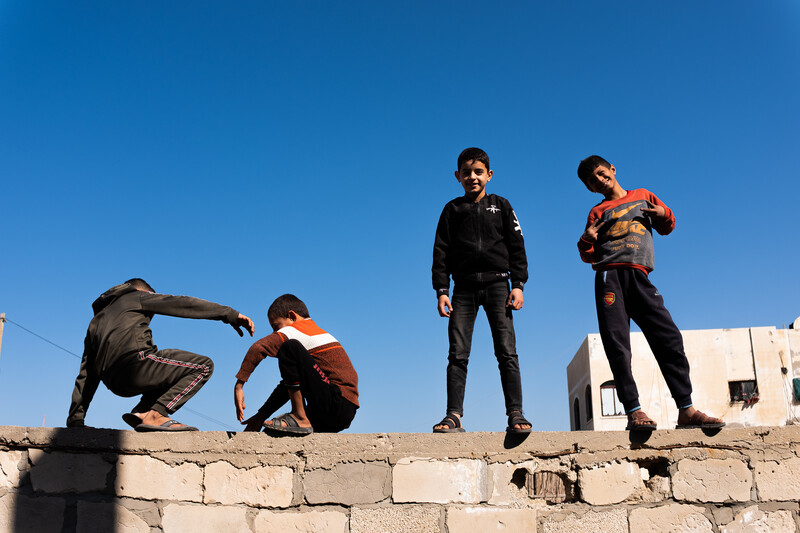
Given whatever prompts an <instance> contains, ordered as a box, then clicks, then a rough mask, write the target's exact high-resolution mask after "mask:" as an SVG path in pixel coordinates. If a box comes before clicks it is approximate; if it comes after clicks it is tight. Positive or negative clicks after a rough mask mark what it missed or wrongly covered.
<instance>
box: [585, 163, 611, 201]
mask: <svg viewBox="0 0 800 533" xmlns="http://www.w3.org/2000/svg"><path fill="white" fill-rule="evenodd" d="M616 184H617V169H616V168H614V165H611V168H607V167H604V166H603V165H598V166H597V167H596V168H595V169H594V171H593V172H592V175H591V176H590V177H589V178H588V179H587V180H586V183H585V185H586V188H587V189H589V190H590V191H592V192H596V193H600V194H603V195H607V194H609V193H610V192H611V191H613V190H614V187H615V186H616Z"/></svg>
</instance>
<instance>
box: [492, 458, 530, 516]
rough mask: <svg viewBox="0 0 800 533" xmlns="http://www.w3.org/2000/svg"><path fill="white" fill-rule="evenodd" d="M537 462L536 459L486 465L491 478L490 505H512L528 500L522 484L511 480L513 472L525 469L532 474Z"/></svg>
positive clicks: (526, 491)
mask: <svg viewBox="0 0 800 533" xmlns="http://www.w3.org/2000/svg"><path fill="white" fill-rule="evenodd" d="M537 466H538V463H537V462H536V461H525V462H524V463H511V462H507V463H492V464H490V465H488V470H489V479H491V485H492V488H491V494H490V495H489V502H488V503H489V504H491V505H512V504H519V503H527V502H528V501H530V498H529V497H528V490H527V489H526V488H525V486H524V485H522V486H518V485H516V484H514V483H512V482H511V478H512V477H513V476H514V472H516V471H517V470H520V469H521V470H525V471H526V472H528V473H530V474H533V472H534V471H535V470H536V467H537Z"/></svg>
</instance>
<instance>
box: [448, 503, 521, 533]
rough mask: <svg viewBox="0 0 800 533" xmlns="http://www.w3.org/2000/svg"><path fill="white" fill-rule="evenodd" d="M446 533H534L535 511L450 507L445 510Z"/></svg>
mask: <svg viewBox="0 0 800 533" xmlns="http://www.w3.org/2000/svg"><path fill="white" fill-rule="evenodd" d="M447 531H448V533H490V532H492V531H504V532H509V531H513V532H514V533H528V532H530V533H536V510H535V509H510V508H507V507H506V508H502V507H500V508H498V507H461V508H459V507H451V508H449V509H448V510H447Z"/></svg>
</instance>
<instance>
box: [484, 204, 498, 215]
mask: <svg viewBox="0 0 800 533" xmlns="http://www.w3.org/2000/svg"><path fill="white" fill-rule="evenodd" d="M486 210H487V211H491V212H492V214H494V213H497V212H498V211H500V209H499V208H498V207H497V206H496V205H490V206H489V207H487V208H486Z"/></svg>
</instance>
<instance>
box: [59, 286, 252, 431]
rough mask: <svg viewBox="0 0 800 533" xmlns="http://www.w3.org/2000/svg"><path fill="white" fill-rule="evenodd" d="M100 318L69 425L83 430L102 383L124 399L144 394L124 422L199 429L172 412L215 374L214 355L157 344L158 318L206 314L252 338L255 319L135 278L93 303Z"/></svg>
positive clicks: (87, 344) (91, 332) (89, 337)
mask: <svg viewBox="0 0 800 533" xmlns="http://www.w3.org/2000/svg"><path fill="white" fill-rule="evenodd" d="M92 310H93V311H94V318H92V321H91V322H90V323H89V329H88V331H87V332H86V340H84V349H83V359H82V360H81V369H80V372H79V374H78V377H77V378H75V390H74V391H73V393H72V405H71V406H70V409H69V417H68V418H67V426H68V427H83V426H84V418H85V417H86V410H87V409H88V408H89V403H90V402H91V401H92V398H93V397H94V393H95V392H96V391H97V386H98V385H99V384H100V381H102V382H103V383H104V384H105V385H106V387H108V389H109V390H110V391H111V392H113V393H114V394H117V395H119V396H123V397H125V398H129V397H131V396H137V395H139V394H141V395H142V400H141V401H140V402H139V404H138V405H137V406H136V407H134V409H133V412H130V413H125V414H124V415H122V419H123V420H124V421H125V422H126V423H127V424H129V425H130V426H132V427H133V428H134V429H136V431H197V428H194V427H191V426H186V425H184V424H181V423H179V422H176V421H175V420H171V419H170V418H169V415H171V414H172V413H174V412H175V411H177V410H178V409H180V407H181V406H182V405H183V404H184V403H186V402H187V400H189V398H191V397H192V396H194V394H196V393H197V391H198V390H200V388H201V387H202V386H203V385H205V383H206V381H208V379H209V378H210V377H211V373H212V372H213V371H214V364H213V363H212V362H211V359H209V358H208V357H205V356H203V355H198V354H194V353H191V352H186V351H183V350H170V349H167V350H159V349H158V347H157V346H155V345H154V344H153V333H152V331H150V320H152V318H153V315H169V316H177V317H181V318H205V319H208V320H220V321H222V322H225V323H226V324H230V325H231V326H233V328H234V329H235V330H236V331H237V333H239V336H240V337H241V336H242V330H241V329H240V328H241V327H243V328H245V329H246V330H247V331H249V332H250V336H251V337H252V336H253V330H254V328H253V321H252V320H250V319H249V318H247V317H246V316H244V315H242V314H241V313H239V312H238V311H236V310H234V309H231V308H230V307H226V306H223V305H219V304H215V303H213V302H208V301H206V300H200V299H198V298H192V297H190V296H172V295H169V294H156V293H155V291H154V290H153V288H152V287H151V286H150V285H149V284H148V283H147V282H146V281H144V280H143V279H140V278H133V279H130V280H128V281H126V282H125V283H123V284H121V285H116V286H114V287H112V288H110V289H109V290H107V291H106V292H104V293H103V294H101V295H100V296H99V297H98V298H97V299H96V300H95V301H94V303H92Z"/></svg>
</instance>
